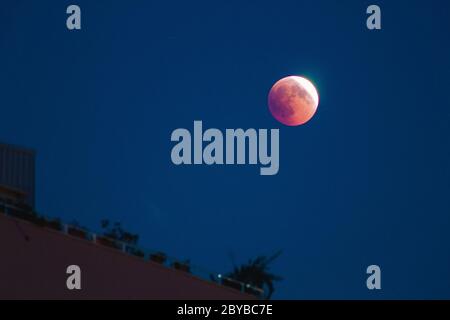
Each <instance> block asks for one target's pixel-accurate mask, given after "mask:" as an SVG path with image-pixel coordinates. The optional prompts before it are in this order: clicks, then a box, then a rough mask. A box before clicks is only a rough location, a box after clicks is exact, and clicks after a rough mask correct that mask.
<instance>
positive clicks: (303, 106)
mask: <svg viewBox="0 0 450 320" xmlns="http://www.w3.org/2000/svg"><path fill="white" fill-rule="evenodd" d="M268 104H269V110H270V113H272V115H273V117H274V118H275V119H276V120H278V121H279V122H281V123H282V124H285V125H287V126H298V125H301V124H305V123H306V122H308V121H309V120H310V119H311V118H312V117H313V116H314V114H315V113H316V110H317V106H318V105H319V94H318V93H317V90H316V88H315V87H314V85H313V84H312V83H311V81H309V80H308V79H306V78H303V77H299V76H289V77H286V78H283V79H281V80H279V81H277V82H276V83H275V84H274V85H273V87H272V89H270V92H269V98H268Z"/></svg>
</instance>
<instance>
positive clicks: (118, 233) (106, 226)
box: [101, 220, 139, 245]
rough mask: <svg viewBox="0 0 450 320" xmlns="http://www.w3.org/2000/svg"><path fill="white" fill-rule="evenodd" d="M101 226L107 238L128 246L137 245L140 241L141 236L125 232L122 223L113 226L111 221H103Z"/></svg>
mask: <svg viewBox="0 0 450 320" xmlns="http://www.w3.org/2000/svg"><path fill="white" fill-rule="evenodd" d="M101 226H102V228H103V230H104V232H103V235H104V236H105V237H108V238H111V239H114V240H117V241H121V242H125V243H127V244H131V245H136V244H137V243H138V240H139V236H138V235H137V234H133V233H130V232H128V231H125V230H124V229H123V228H122V225H121V223H120V222H115V223H114V224H112V226H111V223H110V222H109V220H102V221H101Z"/></svg>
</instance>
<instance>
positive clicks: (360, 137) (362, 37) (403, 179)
mask: <svg viewBox="0 0 450 320" xmlns="http://www.w3.org/2000/svg"><path fill="white" fill-rule="evenodd" d="M72 3H76V4H78V5H80V7H81V10H82V30H81V31H68V30H67V29H66V26H65V23H66V17H67V15H66V13H65V11H66V7H67V6H68V5H69V4H72ZM373 3H376V4H378V5H379V6H380V7H381V9H382V28H383V29H382V30H381V31H369V30H367V28H366V18H367V15H366V13H365V12H366V8H367V6H368V5H370V4H373ZM449 15H450V4H449V2H448V1H444V0H442V1H438V0H435V1H376V2H375V1H374V2H372V1H331V0H330V1H324V0H321V1H300V0H295V1H270V2H269V1H202V2H199V1H176V2H173V1H172V2H168V1H167V2H166V1H158V2H157V1H137V0H135V1H81V0H77V1H70V2H69V1H19V0H5V1H2V2H1V4H0V108H1V121H0V123H1V125H0V140H1V141H2V142H7V143H11V144H18V145H23V146H27V147H30V148H33V149H35V150H36V151H37V153H38V159H37V185H36V187H37V198H36V199H37V208H38V210H39V211H40V212H42V213H43V214H46V215H48V216H55V217H61V218H63V219H64V220H65V221H72V220H74V219H76V220H78V221H79V222H80V223H81V224H83V225H85V226H87V227H89V228H91V229H94V230H96V229H100V220H101V219H103V218H109V219H111V220H113V221H121V222H122V223H123V224H124V226H125V227H126V228H127V229H129V230H131V231H133V232H136V233H139V234H140V236H141V239H140V243H141V245H143V246H144V247H147V248H150V249H156V250H163V251H165V252H167V253H168V254H169V255H171V256H175V257H179V258H181V259H182V258H189V259H190V260H191V261H192V263H193V264H195V265H199V266H202V267H204V268H205V269H207V270H213V271H217V272H226V271H230V270H231V269H232V262H231V261H232V259H231V257H233V259H234V260H235V261H236V262H237V263H242V262H246V261H247V260H248V259H249V258H253V257H255V256H256V255H259V254H272V253H274V252H276V251H277V250H278V249H282V250H283V254H282V255H281V256H280V257H279V258H278V260H276V261H275V262H274V264H273V265H272V269H271V270H272V271H273V272H274V273H276V274H279V275H281V276H283V277H284V278H285V279H284V280H283V281H282V282H280V283H278V284H277V285H276V292H275V295H274V298H289V299H304V298H307V299H310V298H337V299H341V298H342V299H344V298H362V299H372V298H376V299H378V298H450V98H449V97H450V96H449V89H448V86H449V80H448V79H449V78H450V43H449V42H450V41H449V39H450V38H449V30H450V19H449ZM292 74H298V75H304V76H306V77H308V78H310V79H311V80H312V81H313V82H314V83H315V84H316V85H317V88H318V91H319V94H320V99H321V101H320V105H319V108H318V111H317V113H316V115H315V117H314V118H313V119H312V120H311V121H310V122H309V123H307V124H306V125H304V126H299V127H286V126H283V125H282V124H280V123H278V122H276V121H275V120H274V118H273V117H272V116H271V115H270V113H269V111H268V108H267V94H268V91H269V89H270V87H271V86H272V84H273V83H274V82H275V81H277V80H278V79H280V78H282V77H284V76H287V75H292ZM194 120H202V121H203V125H204V127H205V128H211V127H214V128H220V129H222V130H225V129H226V128H244V129H246V128H256V129H258V128H267V129H270V128H279V129H280V171H279V173H278V175H276V176H260V175H259V166H175V165H173V164H172V162H171V160H170V151H171V148H172V146H173V143H172V142H171V141H170V134H171V132H172V131H173V130H174V129H176V128H188V129H190V130H192V126H193V121H194ZM371 264H377V265H379V266H380V267H381V270H382V290H381V291H377V292H375V291H369V290H367V288H366V277H367V275H366V273H365V271H366V268H367V266H369V265H371Z"/></svg>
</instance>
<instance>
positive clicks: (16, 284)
mask: <svg viewBox="0 0 450 320" xmlns="http://www.w3.org/2000/svg"><path fill="white" fill-rule="evenodd" d="M26 238H28V241H27V239H26ZM72 264H76V265H78V266H80V268H81V278H82V280H81V286H82V289H81V290H68V289H67V287H66V280H67V277H68V275H67V274H66V268H67V267H68V266H69V265H72ZM0 299H254V297H253V296H251V295H247V294H244V293H241V292H239V291H237V290H234V289H231V288H227V287H224V286H221V285H218V284H215V283H213V282H209V281H205V280H202V279H200V278H197V277H195V276H193V275H191V274H188V273H185V272H182V271H179V270H174V269H172V268H169V267H166V266H163V265H159V264H157V263H155V262H151V261H145V260H142V259H140V258H138V257H134V256H130V255H127V254H124V253H122V252H120V251H119V250H114V249H110V248H107V247H103V246H100V245H97V244H95V243H93V242H89V241H85V240H82V239H78V238H74V237H71V236H68V235H65V234H62V233H59V232H57V231H53V230H50V229H46V228H42V227H37V226H35V225H33V224H31V223H29V222H27V221H22V220H17V219H14V218H11V217H7V216H5V215H3V214H0Z"/></svg>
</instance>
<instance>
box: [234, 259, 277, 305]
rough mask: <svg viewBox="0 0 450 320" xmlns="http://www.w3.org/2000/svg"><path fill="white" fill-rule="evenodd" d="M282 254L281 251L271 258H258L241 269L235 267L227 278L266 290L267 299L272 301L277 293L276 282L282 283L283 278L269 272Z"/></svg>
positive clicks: (240, 267)
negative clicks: (271, 264) (274, 293)
mask: <svg viewBox="0 0 450 320" xmlns="http://www.w3.org/2000/svg"><path fill="white" fill-rule="evenodd" d="M280 254H281V251H278V252H277V253H275V254H274V255H272V256H270V257H266V256H258V257H256V259H254V260H249V262H248V263H247V264H243V265H241V266H239V267H238V266H236V265H235V266H234V270H233V272H231V273H229V274H227V275H226V276H227V277H229V278H231V279H234V280H237V281H240V282H243V283H245V284H249V285H251V286H254V287H257V288H261V289H265V292H266V296H265V298H266V299H270V298H271V297H272V294H273V292H274V291H275V287H274V281H280V280H282V278H281V277H280V276H277V275H274V274H272V273H270V272H269V264H270V263H272V262H273V261H274V260H275V259H276V258H278V257H279V256H280Z"/></svg>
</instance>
